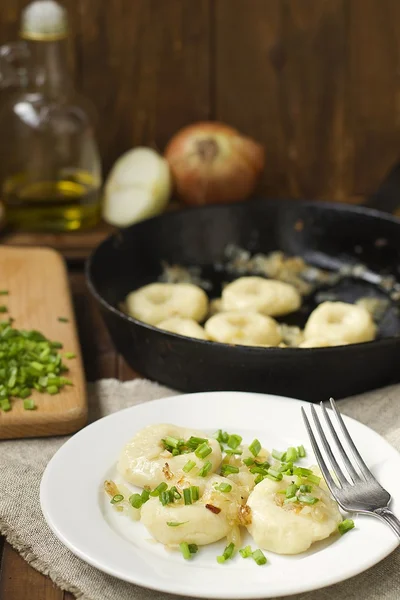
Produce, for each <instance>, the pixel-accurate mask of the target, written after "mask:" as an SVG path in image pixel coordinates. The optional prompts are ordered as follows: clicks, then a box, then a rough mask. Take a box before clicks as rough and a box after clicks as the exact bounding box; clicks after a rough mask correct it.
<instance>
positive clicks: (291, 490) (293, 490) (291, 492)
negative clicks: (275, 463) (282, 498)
mask: <svg viewBox="0 0 400 600" xmlns="http://www.w3.org/2000/svg"><path fill="white" fill-rule="evenodd" d="M298 489H299V488H298V486H297V485H296V484H295V483H292V484H291V485H289V486H288V487H287V488H286V498H292V497H293V496H295V495H296V494H297V491H298Z"/></svg>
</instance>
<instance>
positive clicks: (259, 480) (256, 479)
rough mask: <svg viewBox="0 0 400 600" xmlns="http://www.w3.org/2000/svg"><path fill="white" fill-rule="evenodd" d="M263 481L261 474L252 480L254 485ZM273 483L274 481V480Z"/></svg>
mask: <svg viewBox="0 0 400 600" xmlns="http://www.w3.org/2000/svg"><path fill="white" fill-rule="evenodd" d="M263 479H264V475H261V474H260V475H257V477H256V478H255V480H254V485H257V484H259V483H261V482H262V481H263ZM274 481H275V479H274Z"/></svg>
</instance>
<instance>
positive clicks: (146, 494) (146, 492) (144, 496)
mask: <svg viewBox="0 0 400 600" xmlns="http://www.w3.org/2000/svg"><path fill="white" fill-rule="evenodd" d="M140 497H141V499H142V504H145V503H146V502H147V500H148V499H149V498H150V492H149V490H143V492H142V493H141V495H140Z"/></svg>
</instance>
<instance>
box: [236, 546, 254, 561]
mask: <svg viewBox="0 0 400 600" xmlns="http://www.w3.org/2000/svg"><path fill="white" fill-rule="evenodd" d="M239 553H240V555H241V556H242V557H243V558H250V556H252V555H253V551H252V549H251V546H245V547H244V548H241V550H239Z"/></svg>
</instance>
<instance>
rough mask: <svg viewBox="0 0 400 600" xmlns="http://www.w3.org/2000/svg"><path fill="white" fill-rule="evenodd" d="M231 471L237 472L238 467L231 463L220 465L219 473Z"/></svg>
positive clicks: (228, 473)
mask: <svg viewBox="0 0 400 600" xmlns="http://www.w3.org/2000/svg"><path fill="white" fill-rule="evenodd" d="M232 473H239V467H234V466H233V465H222V467H221V475H224V476H225V475H231V474H232Z"/></svg>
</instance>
